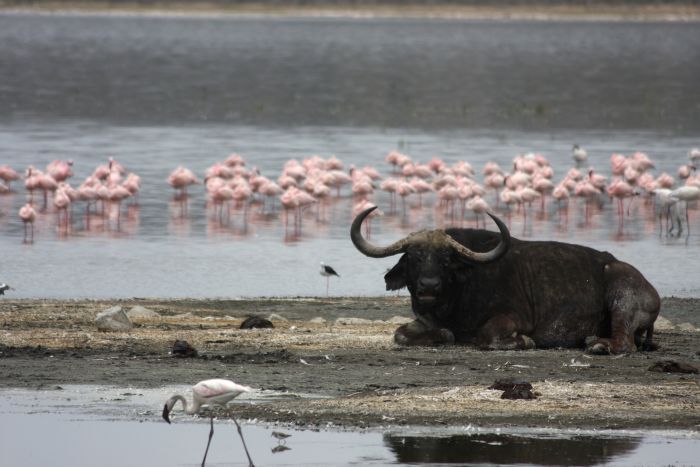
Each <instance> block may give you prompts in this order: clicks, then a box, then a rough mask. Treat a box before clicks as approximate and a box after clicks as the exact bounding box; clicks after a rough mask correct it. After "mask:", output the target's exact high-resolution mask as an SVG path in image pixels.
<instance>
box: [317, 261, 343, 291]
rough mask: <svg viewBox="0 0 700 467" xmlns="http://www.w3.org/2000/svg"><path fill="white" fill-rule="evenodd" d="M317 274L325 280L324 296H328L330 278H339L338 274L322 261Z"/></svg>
mask: <svg viewBox="0 0 700 467" xmlns="http://www.w3.org/2000/svg"><path fill="white" fill-rule="evenodd" d="M319 273H320V274H321V275H322V276H323V277H325V278H326V296H328V285H329V283H330V280H331V276H336V277H340V274H338V273H337V272H335V269H333V268H332V267H330V266H328V265H327V264H325V263H324V262H323V261H321V270H320V271H319Z"/></svg>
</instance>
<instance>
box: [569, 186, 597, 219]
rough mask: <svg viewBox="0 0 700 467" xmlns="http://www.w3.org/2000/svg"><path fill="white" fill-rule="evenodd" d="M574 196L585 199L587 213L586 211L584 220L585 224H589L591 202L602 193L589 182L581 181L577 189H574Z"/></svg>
mask: <svg viewBox="0 0 700 467" xmlns="http://www.w3.org/2000/svg"><path fill="white" fill-rule="evenodd" d="M574 194H575V195H576V196H578V197H580V198H584V199H585V211H584V218H585V222H586V223H588V217H589V206H588V205H589V203H590V200H591V199H593V198H595V197H597V196H598V195H599V194H600V191H599V190H598V189H597V188H596V187H595V186H593V184H592V183H591V182H590V181H588V180H581V181H580V182H578V183H577V184H576V188H575V189H574Z"/></svg>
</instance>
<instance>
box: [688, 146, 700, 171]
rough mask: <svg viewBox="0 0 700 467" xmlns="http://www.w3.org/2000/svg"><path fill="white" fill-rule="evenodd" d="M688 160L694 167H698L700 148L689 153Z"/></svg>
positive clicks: (699, 163)
mask: <svg viewBox="0 0 700 467" xmlns="http://www.w3.org/2000/svg"><path fill="white" fill-rule="evenodd" d="M688 159H690V163H691V164H693V166H695V167H697V166H698V165H700V148H693V149H691V150H690V151H688Z"/></svg>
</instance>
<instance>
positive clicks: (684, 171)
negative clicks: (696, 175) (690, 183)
mask: <svg viewBox="0 0 700 467" xmlns="http://www.w3.org/2000/svg"><path fill="white" fill-rule="evenodd" d="M694 170H695V166H694V165H692V164H684V165H681V166H680V167H678V172H677V174H678V178H680V179H681V180H686V179H687V178H688V177H690V176H691V175H692V173H693V171H694Z"/></svg>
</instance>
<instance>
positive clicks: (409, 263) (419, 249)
mask: <svg viewBox="0 0 700 467" xmlns="http://www.w3.org/2000/svg"><path fill="white" fill-rule="evenodd" d="M374 209H376V207H372V208H369V209H367V210H365V211H363V212H361V213H360V214H358V216H357V217H356V218H355V220H354V221H353V223H352V227H351V228H350V238H351V239H352V242H353V244H354V245H355V247H356V248H357V249H358V250H360V252H361V253H364V254H365V255H367V256H370V257H372V258H384V257H387V256H392V255H396V254H399V253H403V256H402V257H401V259H400V260H399V262H398V263H397V264H396V265H395V266H394V267H393V268H392V269H391V270H390V271H389V272H387V274H386V275H385V276H384V280H385V282H386V288H387V290H398V289H401V288H403V287H407V288H408V290H409V292H410V293H411V300H412V302H413V303H412V305H413V310H414V311H415V312H418V313H421V314H422V313H427V314H430V315H433V317H435V318H440V317H441V316H439V315H441V314H442V313H441V310H446V309H447V305H448V304H449V301H450V299H451V297H452V296H453V295H454V293H458V291H459V290H461V289H462V287H455V286H456V285H457V284H459V283H463V282H464V281H465V280H466V274H467V271H468V269H469V268H470V267H471V266H473V265H475V264H478V263H486V262H490V261H495V260H497V259H498V258H500V257H501V256H503V254H504V253H505V252H506V251H508V247H509V245H510V233H509V232H508V228H507V227H506V226H505V224H503V222H501V220H500V219H498V218H497V217H495V216H493V215H491V214H489V216H491V218H492V219H493V220H494V222H495V223H496V225H497V226H498V229H499V230H500V231H501V238H500V241H499V243H498V245H496V247H494V248H493V249H491V250H490V251H486V252H476V251H472V250H470V249H469V248H467V247H466V246H464V245H462V244H461V243H459V242H457V241H456V240H455V239H454V238H452V237H451V236H450V235H448V234H447V232H445V231H444V230H441V229H436V230H421V231H419V232H414V233H412V234H410V235H408V236H407V237H405V238H403V239H401V240H399V241H397V242H395V243H393V244H391V245H389V246H386V247H380V246H376V245H373V244H372V243H370V242H369V241H368V240H367V239H365V238H364V237H362V233H361V232H360V226H361V225H362V221H363V220H364V219H365V218H366V217H367V216H368V215H369V214H370V213H371V212H372V211H373V210H374Z"/></svg>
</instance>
